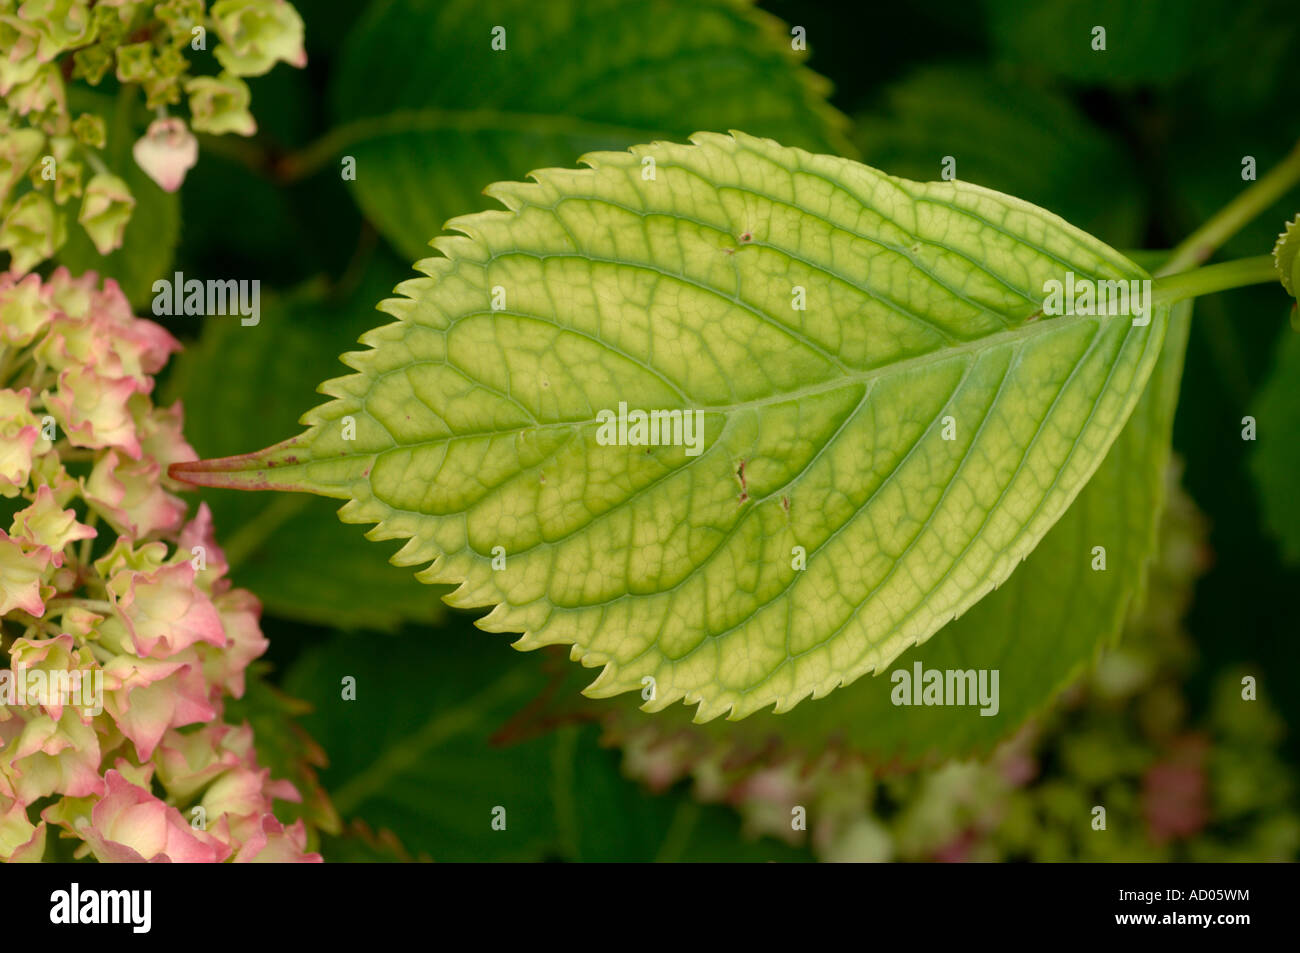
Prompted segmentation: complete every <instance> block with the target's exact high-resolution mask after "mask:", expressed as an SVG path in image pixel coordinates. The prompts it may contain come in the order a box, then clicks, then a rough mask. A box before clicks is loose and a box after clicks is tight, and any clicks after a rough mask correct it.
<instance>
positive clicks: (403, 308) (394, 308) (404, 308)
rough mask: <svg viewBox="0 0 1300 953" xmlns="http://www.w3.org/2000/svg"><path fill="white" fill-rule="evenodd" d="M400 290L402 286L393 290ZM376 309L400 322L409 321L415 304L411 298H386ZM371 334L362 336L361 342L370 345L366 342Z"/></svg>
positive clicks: (367, 333) (368, 332)
mask: <svg viewBox="0 0 1300 953" xmlns="http://www.w3.org/2000/svg"><path fill="white" fill-rule="evenodd" d="M413 280H414V279H413ZM400 288H401V285H398V287H397V288H395V289H393V290H395V291H396V290H399V289H400ZM375 309H376V310H378V311H382V312H384V314H387V315H391V316H392V317H394V318H396V319H397V320H398V321H409V320H410V315H411V312H412V311H414V310H415V302H414V301H412V300H411V298H409V297H406V298H385V299H384V300H383V301H381V302H379V304H377V305H375ZM370 334H371V332H370V331H367V332H366V333H365V334H363V335H361V342H362V343H363V344H366V343H370V342H368V341H367V340H366V338H367V336H368V335H370Z"/></svg>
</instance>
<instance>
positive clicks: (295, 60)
mask: <svg viewBox="0 0 1300 953" xmlns="http://www.w3.org/2000/svg"><path fill="white" fill-rule="evenodd" d="M211 15H212V20H213V24H214V26H215V28H216V31H217V35H218V36H219V37H221V45H220V46H219V47H217V49H216V51H215V54H214V55H215V56H216V57H217V62H219V63H220V64H221V65H222V66H224V67H225V68H226V69H227V70H229V71H230V72H231V73H233V74H234V75H236V76H261V75H262V74H263V73H266V72H269V71H270V69H271V67H272V66H274V65H275V64H276V62H277V61H279V60H284V62H286V63H289V64H290V65H292V66H306V65H307V53H306V51H305V50H304V49H303V46H302V39H303V27H302V18H301V17H300V16H298V11H297V10H295V9H294V8H293V7H292V6H290V5H289V3H288V2H287V0H217V2H216V3H214V4H213V5H212V10H211Z"/></svg>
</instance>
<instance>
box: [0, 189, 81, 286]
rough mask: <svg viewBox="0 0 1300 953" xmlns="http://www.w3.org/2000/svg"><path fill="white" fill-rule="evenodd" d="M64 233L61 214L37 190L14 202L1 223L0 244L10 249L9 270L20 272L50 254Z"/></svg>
mask: <svg viewBox="0 0 1300 953" xmlns="http://www.w3.org/2000/svg"><path fill="white" fill-rule="evenodd" d="M67 237H68V230H67V225H66V224H65V223H64V221H63V215H62V214H61V213H60V212H59V211H58V210H57V209H55V207H54V203H53V202H51V201H50V199H49V196H47V195H42V194H41V193H40V192H28V193H27V194H26V195H24V196H23V197H22V198H20V199H19V200H18V201H17V202H15V203H14V207H13V208H11V209H10V210H9V214H8V215H6V216H5V220H4V224H3V225H0V248H2V249H4V250H5V251H7V252H9V257H10V264H9V268H10V270H11V271H14V272H16V273H17V274H20V275H23V274H26V273H27V272H29V271H31V270H32V269H33V268H34V267H36V266H37V265H39V264H40V263H41V262H43V261H45V259H47V258H51V257H53V255H54V253H55V252H56V251H58V250H59V248H60V247H61V246H62V245H63V243H64V241H66V240H67Z"/></svg>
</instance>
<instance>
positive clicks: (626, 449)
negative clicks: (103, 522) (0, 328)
mask: <svg viewBox="0 0 1300 953" xmlns="http://www.w3.org/2000/svg"><path fill="white" fill-rule="evenodd" d="M695 142H696V144H695V145H690V146H682V145H674V144H666V143H658V144H655V145H651V146H641V147H635V148H634V149H632V150H631V151H630V152H629V153H601V154H597V155H593V156H589V157H587V161H588V163H589V164H590V165H592V168H590V169H584V170H545V171H542V172H538V173H536V174H535V178H536V179H537V181H536V183H533V184H519V183H507V184H498V185H496V186H493V187H492V188H491V189H490V190H489V194H491V195H493V196H494V197H496V198H498V199H500V200H501V201H502V202H503V203H504V204H505V205H506V206H507V208H508V211H504V212H488V213H480V214H478V215H473V216H468V217H465V218H461V219H456V220H454V221H453V222H452V223H450V226H449V227H451V228H454V229H456V230H458V231H460V232H462V233H463V235H461V236H458V237H451V238H442V239H438V240H437V241H436V242H435V245H436V247H437V248H438V249H439V251H441V252H442V253H443V255H444V256H445V257H443V258H436V259H428V260H426V261H423V262H421V263H419V264H418V266H417V267H418V268H419V270H421V271H423V272H424V273H425V275H426V277H423V278H418V279H414V280H412V281H408V282H405V283H404V284H403V285H401V286H399V288H398V291H399V292H400V293H401V294H402V296H403V297H401V298H398V299H393V300H391V301H389V302H385V304H384V305H383V308H384V310H386V311H388V312H389V313H391V314H393V315H394V316H395V317H397V318H398V319H399V320H398V322H397V323H395V324H390V325H388V326H385V327H382V328H378V329H376V330H375V331H373V332H370V333H369V334H368V335H367V336H366V337H365V338H363V342H364V343H366V344H368V345H370V347H371V350H369V351H365V352H361V353H358V354H351V355H348V356H347V357H346V361H347V363H348V364H349V365H350V366H352V367H353V368H354V369H356V371H357V372H358V373H356V374H354V375H352V376H350V377H345V378H340V379H337V380H335V381H331V382H329V383H328V384H327V385H326V388H325V389H326V391H327V393H329V394H330V395H331V396H333V397H334V398H335V400H333V401H332V402H331V403H329V404H326V405H324V406H323V407H321V408H318V409H317V410H316V411H314V412H313V413H312V414H310V415H309V416H308V418H307V422H308V423H310V424H311V425H312V427H311V429H310V430H308V431H307V433H305V434H304V435H303V436H302V437H300V438H298V439H296V440H294V441H290V442H289V443H287V444H285V445H281V446H279V447H276V448H272V449H271V450H269V451H266V452H264V453H262V454H258V455H252V456H251V457H248V458H235V459H233V460H230V461H219V462H216V463H210V464H203V465H200V466H199V467H198V468H197V470H198V471H199V472H195V473H193V474H192V477H193V478H196V479H200V480H202V481H204V482H213V483H220V484H225V485H243V486H255V485H261V486H279V487H287V488H300V489H307V490H310V491H312V492H318V493H322V494H325V495H329V496H335V497H338V498H343V499H348V500H349V501H350V502H349V503H348V504H347V505H346V506H345V507H344V509H343V511H342V515H343V518H344V519H346V520H350V521H356V522H374V523H377V524H378V526H377V527H376V528H375V529H374V530H373V531H372V535H373V536H374V537H375V538H409V542H408V543H407V545H406V546H405V547H404V548H403V550H402V551H401V552H400V553H399V556H398V558H399V559H400V560H401V561H402V562H403V563H404V564H409V565H417V564H421V563H426V562H430V561H432V565H430V566H429V567H428V568H427V569H426V570H425V571H424V572H423V573H422V574H421V577H422V578H423V579H425V580H426V581H430V582H450V583H456V584H459V587H460V588H459V589H457V590H456V592H455V593H454V594H453V597H454V601H455V604H458V605H461V606H488V605H491V606H495V608H494V609H493V611H492V612H491V613H490V614H489V615H488V616H487V617H486V619H484V620H483V622H482V623H481V624H482V625H483V626H484V627H485V628H488V629H491V630H495V631H513V632H523V633H524V635H523V637H522V638H521V640H520V642H519V643H518V644H519V645H520V647H523V648H535V647H538V646H541V645H546V644H569V645H572V646H573V655H574V657H575V658H578V659H580V660H581V661H582V662H583V663H584V664H586V665H589V666H603V667H604V668H603V671H602V672H601V674H600V677H599V678H598V679H597V680H596V682H595V683H594V684H593V686H592V688H591V689H590V692H591V693H593V694H600V695H606V694H613V693H617V692H621V691H629V690H642V689H643V687H645V685H646V684H647V682H646V681H645V680H646V679H652V680H653V682H652V684H653V697H652V698H651V699H650V700H649V701H648V702H647V707H649V708H652V709H658V708H662V707H664V706H666V705H668V704H670V703H672V702H674V701H676V700H678V699H684V700H686V701H687V702H688V703H692V704H695V703H698V704H699V709H698V712H697V717H698V718H701V719H705V718H711V717H716V716H717V715H719V714H723V713H728V712H729V713H730V714H731V715H732V716H733V717H741V716H744V715H746V714H749V713H751V712H753V711H756V710H758V709H760V708H763V707H765V706H769V705H775V706H776V708H777V710H785V709H788V708H789V707H791V706H792V705H794V704H795V703H797V702H798V701H800V700H801V699H803V698H806V697H809V696H810V695H811V696H821V695H824V694H826V693H827V692H829V691H831V690H832V689H834V688H835V687H837V686H838V685H841V684H844V683H847V682H850V681H852V680H854V679H856V678H858V677H860V676H861V675H864V674H867V673H869V672H873V671H879V670H881V669H882V668H884V667H885V666H886V665H888V664H889V663H890V662H891V661H892V660H893V659H894V658H895V657H897V655H898V654H899V653H901V652H902V651H903V650H904V649H906V648H907V647H908V646H909V645H912V644H914V643H917V642H922V641H925V640H926V639H928V638H929V637H930V636H931V635H932V634H933V633H934V632H935V631H937V630H938V629H939V628H940V627H941V626H942V625H944V624H945V623H946V622H947V621H949V620H950V619H952V618H953V617H954V616H957V615H960V614H961V613H962V612H964V611H965V610H966V609H968V608H969V607H970V606H971V605H973V604H974V603H975V602H976V601H978V600H979V599H980V598H981V597H982V596H983V595H984V594H986V593H987V592H988V591H989V590H991V589H992V588H993V587H994V586H996V585H997V584H999V583H1000V582H1002V581H1003V580H1005V579H1006V578H1007V576H1008V575H1010V573H1011V571H1012V570H1013V569H1014V568H1015V566H1016V565H1018V564H1019V562H1020V561H1021V560H1022V559H1024V558H1025V556H1027V555H1028V554H1029V552H1030V551H1031V550H1032V549H1033V547H1034V546H1035V545H1036V543H1037V542H1038V540H1039V539H1041V538H1042V536H1043V535H1044V534H1045V533H1046V532H1047V530H1048V529H1049V528H1050V527H1051V526H1052V524H1053V523H1054V522H1055V521H1056V520H1057V519H1058V518H1059V517H1060V515H1061V514H1062V513H1063V512H1064V510H1065V508H1066V507H1067V506H1068V505H1069V503H1070V502H1071V501H1072V500H1073V498H1074V496H1075V495H1076V494H1077V493H1078V492H1079V490H1080V489H1081V488H1082V487H1083V485H1084V484H1085V483H1086V482H1087V480H1088V478H1089V477H1090V476H1091V475H1092V473H1093V471H1094V470H1095V469H1096V468H1097V466H1098V465H1099V463H1100V462H1101V460H1102V458H1103V457H1104V455H1105V453H1106V451H1107V450H1108V448H1109V447H1110V445H1111V443H1112V441H1113V440H1114V438H1115V436H1116V435H1117V434H1118V433H1119V431H1120V429H1121V428H1122V427H1123V425H1124V423H1125V421H1126V420H1127V418H1128V415H1129V413H1130V412H1131V411H1132V409H1133V406H1134V404H1135V403H1136V402H1137V400H1138V397H1139V396H1140V394H1141V393H1142V390H1143V388H1144V386H1145V384H1146V380H1147V377H1148V376H1149V375H1150V372H1151V369H1152V366H1153V364H1154V362H1155V359H1156V355H1157V353H1158V351H1159V348H1160V343H1161V340H1162V338H1163V335H1164V332H1165V328H1166V325H1167V319H1168V311H1167V308H1160V309H1157V310H1155V311H1154V312H1153V313H1152V315H1151V320H1150V321H1149V323H1146V324H1134V323H1133V321H1132V320H1130V319H1129V318H1128V317H1126V316H1115V317H1112V316H1070V317H1059V318H1044V317H1041V316H1040V315H1041V312H1042V305H1043V297H1044V292H1043V289H1044V283H1045V282H1046V281H1048V280H1051V279H1057V280H1061V279H1064V277H1065V275H1066V273H1067V272H1073V273H1074V274H1075V275H1076V276H1078V277H1079V278H1093V279H1100V280H1115V281H1121V280H1122V281H1129V280H1136V281H1141V280H1144V279H1145V278H1146V274H1145V272H1143V271H1141V269H1139V268H1138V267H1137V266H1136V265H1134V264H1133V263H1131V262H1129V261H1128V260H1127V259H1125V258H1123V257H1122V256H1120V255H1119V254H1118V253H1116V252H1114V251H1112V250H1111V249H1109V248H1107V247H1106V246H1105V245H1103V244H1101V243H1100V242H1097V241H1096V240H1094V239H1092V238H1090V237H1089V236H1087V235H1085V234H1084V233H1082V232H1079V231H1078V230H1076V229H1073V228H1071V227H1070V226H1069V225H1067V224H1066V223H1064V222H1063V221H1061V220H1060V219H1057V218H1056V217H1055V216H1052V215H1051V214H1049V213H1047V212H1044V211H1042V210H1041V209H1037V208H1035V207H1033V206H1030V205H1028V204H1026V203H1023V202H1019V201H1017V200H1015V199H1011V198H1009V197H1007V196H1003V195H1000V194H998V193H995V192H990V191H988V190H985V189H980V188H978V187H974V186H969V185H964V184H961V183H929V184H918V183H913V182H908V181H906V180H901V179H895V178H892V177H890V176H887V175H884V174H882V173H879V172H876V171H875V170H872V169H869V168H867V167H865V166H862V165H859V164H857V163H854V162H851V161H849V160H845V159H839V158H834V157H830V156H815V155H811V154H808V153H805V152H802V151H801V150H795V149H785V148H782V147H780V146H778V145H776V144H775V143H772V142H770V141H767V140H758V139H753V138H751V137H747V136H743V135H740V134H736V135H735V137H734V138H731V137H725V136H716V135H711V134H704V135H700V136H697V137H695ZM646 159H652V160H654V161H653V166H652V167H653V170H654V173H653V175H652V176H647V173H646V169H647V168H649V167H651V166H650V164H649V163H647V162H645V161H644V160H646ZM800 289H802V303H803V304H804V305H805V308H804V309H802V310H800V309H798V308H797V307H796V306H795V305H796V303H797V302H799V301H800ZM620 403H624V404H626V406H627V407H628V408H634V409H635V408H640V409H645V410H679V411H690V412H694V411H698V412H700V414H701V415H702V419H703V434H704V438H703V441H702V443H701V446H700V450H701V452H700V453H699V455H692V454H689V453H687V450H688V448H687V447H684V446H608V445H603V444H602V443H601V442H600V441H599V440H598V439H597V434H598V430H599V427H600V422H601V419H600V416H599V415H600V413H601V411H602V410H604V411H609V410H613V409H616V408H618V407H619V404H620ZM204 471H206V472H204ZM797 547H798V548H801V549H802V552H803V554H804V556H805V559H806V568H798V566H797V564H798V562H799V560H798V558H797V554H798V553H799V552H800V549H798V548H797ZM502 560H504V563H502ZM494 562H495V564H496V565H495V568H494Z"/></svg>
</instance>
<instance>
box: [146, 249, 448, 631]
mask: <svg viewBox="0 0 1300 953" xmlns="http://www.w3.org/2000/svg"><path fill="white" fill-rule="evenodd" d="M396 280H397V279H396V277H395V274H394V271H393V270H390V269H388V268H385V267H383V266H382V265H381V266H380V267H377V268H375V269H372V270H371V272H370V273H369V274H368V275H367V277H366V280H365V282H364V283H363V284H362V285H361V290H360V293H359V294H357V295H353V296H350V297H347V298H345V299H344V300H342V301H334V302H331V301H329V300H327V299H326V298H325V296H324V294H323V293H321V291H320V289H316V290H315V291H312V290H310V289H308V290H307V291H305V292H300V293H299V294H298V295H297V296H296V297H294V298H291V299H290V300H287V301H276V300H264V301H263V303H262V316H261V320H260V322H259V323H258V324H257V325H254V326H247V327H246V326H244V325H242V324H241V323H240V321H239V319H238V318H235V317H229V318H220V317H217V318H210V319H208V320H207V321H206V322H205V324H204V327H203V335H202V338H201V339H200V340H199V341H198V342H197V343H195V344H191V345H189V346H188V347H187V348H186V349H185V351H184V352H182V354H181V356H180V357H179V358H177V359H176V363H175V366H174V367H173V369H172V372H171V376H170V378H169V380H168V388H167V389H168V399H169V400H176V399H178V398H179V399H180V400H182V401H183V403H184V406H185V433H186V436H187V438H188V439H189V441H190V443H191V444H193V446H194V448H195V449H196V450H197V451H198V452H199V453H200V454H201V455H208V454H212V455H220V454H224V453H232V452H234V451H236V450H239V449H241V447H242V446H243V445H244V444H245V441H247V440H248V439H249V436H250V435H256V437H255V439H264V440H267V441H270V440H272V439H274V438H275V437H277V436H279V435H281V434H283V433H284V431H285V429H286V428H287V429H292V428H293V426H294V424H295V423H296V422H297V419H298V415H299V413H300V412H301V409H302V407H303V406H304V405H305V404H306V403H307V402H309V401H310V399H311V395H312V394H313V393H314V392H315V390H316V385H317V383H318V382H319V380H320V373H321V368H325V367H330V366H332V365H333V363H334V361H335V360H337V355H338V353H339V350H340V349H342V348H346V347H348V346H350V344H351V343H352V342H354V341H356V339H357V337H358V336H359V335H360V334H361V332H362V331H364V330H365V329H366V328H367V327H369V326H370V325H372V324H373V323H374V321H373V310H372V303H373V302H374V300H375V299H376V298H377V297H379V296H380V295H382V294H384V293H385V292H386V291H387V289H389V288H391V287H392V286H393V284H394V283H395V281H396ZM363 302H364V303H363ZM204 498H205V499H206V500H207V502H208V503H209V505H210V506H211V507H212V511H213V517H214V520H215V524H216V527H217V530H218V532H219V533H220V534H221V539H222V542H223V545H224V546H225V548H226V553H227V556H228V557H230V559H231V562H232V566H233V571H232V575H233V578H234V579H235V581H236V583H237V584H239V585H241V586H245V587H247V588H249V589H251V590H252V591H253V592H255V593H257V595H258V597H259V598H260V599H261V600H262V602H263V604H264V605H265V607H266V609H267V610H268V611H269V612H272V613H274V614H275V615H279V616H284V617H286V618H291V619H298V620H302V621H307V622H315V623H319V624H324V625H333V626H342V627H349V628H350V627H361V626H364V627H369V628H381V629H389V628H392V627H394V626H396V625H397V624H399V623H401V622H403V621H407V620H411V621H419V622H425V623H432V622H435V621H437V620H438V619H439V618H441V617H442V615H443V614H444V612H445V607H444V606H443V604H442V602H441V600H439V599H438V593H437V592H436V591H435V590H431V589H430V588H429V587H428V586H424V585H421V584H420V583H419V582H417V581H416V580H415V579H413V578H412V577H411V575H410V573H408V572H404V571H402V570H400V569H396V568H394V567H392V566H388V565H386V564H385V563H384V561H383V560H382V559H375V558H374V557H375V553H374V547H373V546H372V545H371V544H368V543H366V541H365V540H364V539H363V538H362V536H361V534H360V533H359V532H357V530H356V529H355V528H354V527H350V526H344V525H342V524H341V523H339V521H338V520H337V519H336V518H335V516H334V510H335V509H336V508H337V507H336V505H334V504H331V503H330V502H328V501H326V500H318V499H309V498H306V497H282V498H275V497H270V496H266V495H263V494H252V493H209V494H206V495H205V497H204Z"/></svg>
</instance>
